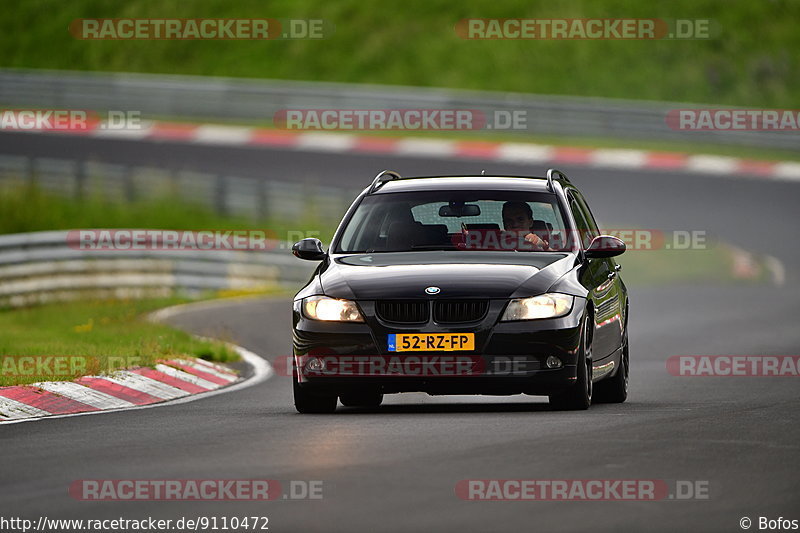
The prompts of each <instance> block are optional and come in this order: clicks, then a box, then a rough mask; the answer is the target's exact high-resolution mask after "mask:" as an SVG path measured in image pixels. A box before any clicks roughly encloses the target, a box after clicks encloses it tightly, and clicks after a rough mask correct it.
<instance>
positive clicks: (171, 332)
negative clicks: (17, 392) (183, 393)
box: [0, 298, 239, 386]
mask: <svg viewBox="0 0 800 533" xmlns="http://www.w3.org/2000/svg"><path fill="white" fill-rule="evenodd" d="M186 301H188V300H186V299H183V298H167V299H145V300H127V301H75V302H66V303H58V304H48V305H41V306H35V307H29V308H24V309H14V310H11V309H6V310H2V311H0V331H2V332H3V335H2V337H0V354H2V355H0V361H1V362H2V366H0V386H9V385H20V384H26V383H34V382H37V381H69V380H72V379H76V378H78V377H80V376H82V375H93V374H97V373H101V372H108V371H113V370H115V369H120V368H126V367H131V366H152V365H154V364H155V363H156V361H157V360H159V359H164V358H175V357H182V356H192V357H200V358H202V359H206V360H209V361H218V362H227V361H235V360H237V359H238V357H239V356H238V354H236V352H234V351H233V350H231V349H230V348H228V347H227V346H226V345H225V344H224V343H222V342H219V341H211V340H200V339H197V338H196V337H193V336H192V335H190V334H189V333H186V332H184V331H180V330H178V329H175V328H173V327H170V326H167V325H164V324H157V323H153V322H149V321H148V320H147V319H146V317H145V315H146V314H147V313H149V312H151V311H154V310H156V309H159V308H163V307H167V306H170V305H175V304H179V303H184V302H186ZM24 356H36V357H37V358H39V361H41V362H44V359H42V358H46V357H50V356H53V357H54V359H53V360H51V361H50V362H49V363H47V364H40V365H38V366H36V365H31V364H30V360H24V359H21V358H22V357H24ZM59 356H63V357H59Z"/></svg>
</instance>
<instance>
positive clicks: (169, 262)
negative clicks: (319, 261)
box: [0, 231, 315, 307]
mask: <svg viewBox="0 0 800 533" xmlns="http://www.w3.org/2000/svg"><path fill="white" fill-rule="evenodd" d="M67 235H68V232H66V231H43V232H35V233H19V234H13V235H2V236H0V306H3V307H17V306H22V305H29V304H33V303H44V302H48V301H57V300H66V299H74V298H77V297H80V296H82V295H91V296H97V297H125V298H128V297H140V296H164V295H168V294H171V293H173V292H174V291H183V292H185V293H189V294H191V293H201V292H203V291H209V290H215V291H216V290H253V289H259V288H263V287H269V286H274V285H276V284H281V285H289V286H299V285H301V284H302V283H303V282H305V281H306V280H307V279H308V278H309V277H310V275H311V272H312V271H313V268H314V266H315V265H314V264H312V263H309V262H307V261H300V260H299V259H296V258H295V257H293V256H292V255H291V252H289V250H288V248H289V246H288V244H287V243H282V242H277V241H276V242H275V243H274V248H272V249H269V250H252V251H250V250H248V251H244V250H170V251H166V250H124V251H116V250H104V251H97V250H84V249H77V248H74V247H70V246H69V244H68V240H67Z"/></svg>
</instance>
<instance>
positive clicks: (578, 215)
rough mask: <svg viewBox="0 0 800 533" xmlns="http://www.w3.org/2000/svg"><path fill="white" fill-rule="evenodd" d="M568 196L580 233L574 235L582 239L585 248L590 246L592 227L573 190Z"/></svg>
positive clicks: (579, 239)
mask: <svg viewBox="0 0 800 533" xmlns="http://www.w3.org/2000/svg"><path fill="white" fill-rule="evenodd" d="M568 198H569V210H570V211H571V212H572V216H573V217H574V218H575V225H576V226H577V227H578V228H577V229H578V234H577V235H574V236H573V238H575V239H576V240H578V241H580V244H581V247H582V248H584V249H585V248H587V247H588V246H589V243H590V242H592V238H593V235H592V228H591V227H590V226H589V223H588V222H587V221H586V216H585V215H584V214H583V210H582V209H581V208H580V206H579V205H578V202H577V200H576V199H575V197H574V196H573V194H572V193H571V192H570V193H569V194H568Z"/></svg>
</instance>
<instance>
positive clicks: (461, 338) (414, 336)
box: [388, 333, 475, 352]
mask: <svg viewBox="0 0 800 533" xmlns="http://www.w3.org/2000/svg"><path fill="white" fill-rule="evenodd" d="M388 345H389V351H390V352H456V351H461V350H474V349H475V334H474V333H391V334H389V342H388Z"/></svg>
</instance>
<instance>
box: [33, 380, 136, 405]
mask: <svg viewBox="0 0 800 533" xmlns="http://www.w3.org/2000/svg"><path fill="white" fill-rule="evenodd" d="M32 386H33V387H39V388H40V389H44V390H46V391H49V392H53V393H55V394H59V395H61V396H64V397H65V398H69V399H70V400H75V401H76V402H81V403H85V404H86V405H90V406H92V407H97V408H98V409H121V408H123V407H133V406H135V405H136V404H134V403H131V402H128V401H125V400H122V399H120V398H117V397H115V396H111V395H110V394H106V393H104V392H100V391H97V390H94V389H90V388H89V387H84V386H83V385H80V384H78V383H72V382H71V381H43V382H41V383H34V384H33V385H32Z"/></svg>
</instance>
